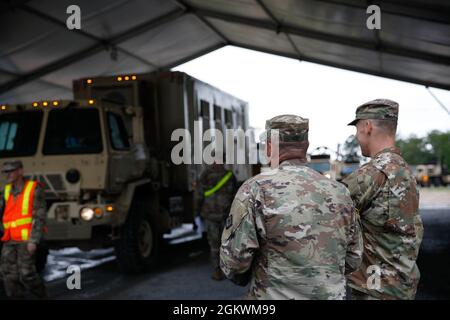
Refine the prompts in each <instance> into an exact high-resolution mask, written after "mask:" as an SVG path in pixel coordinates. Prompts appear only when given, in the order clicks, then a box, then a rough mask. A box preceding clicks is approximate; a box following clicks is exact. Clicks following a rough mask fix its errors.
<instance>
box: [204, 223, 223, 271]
mask: <svg viewBox="0 0 450 320" xmlns="http://www.w3.org/2000/svg"><path fill="white" fill-rule="evenodd" d="M205 224H206V233H207V237H208V244H209V250H210V260H211V265H212V267H213V268H214V269H217V268H219V249H220V242H221V238H222V231H223V227H224V224H225V223H224V222H217V221H211V220H208V219H205Z"/></svg>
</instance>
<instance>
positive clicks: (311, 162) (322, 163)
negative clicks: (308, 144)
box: [307, 147, 336, 179]
mask: <svg viewBox="0 0 450 320" xmlns="http://www.w3.org/2000/svg"><path fill="white" fill-rule="evenodd" d="M307 166H308V167H310V168H311V169H314V170H316V171H317V172H319V173H321V174H323V175H324V176H326V177H327V178H329V179H336V173H335V171H333V170H332V161H331V155H330V150H329V149H328V148H327V147H318V148H316V149H314V150H313V151H312V152H311V154H309V155H308V163H307Z"/></svg>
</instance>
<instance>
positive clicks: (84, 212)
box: [80, 207, 94, 221]
mask: <svg viewBox="0 0 450 320" xmlns="http://www.w3.org/2000/svg"><path fill="white" fill-rule="evenodd" d="M93 217H94V210H92V209H91V208H86V207H85V208H81V210H80V218H81V219H83V220H84V221H90V220H92V218H93Z"/></svg>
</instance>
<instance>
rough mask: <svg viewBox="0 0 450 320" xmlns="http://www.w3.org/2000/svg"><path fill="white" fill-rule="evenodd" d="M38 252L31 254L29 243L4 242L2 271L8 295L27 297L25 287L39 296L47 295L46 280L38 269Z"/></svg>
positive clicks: (11, 296) (18, 297)
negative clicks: (36, 262)
mask: <svg viewBox="0 0 450 320" xmlns="http://www.w3.org/2000/svg"><path fill="white" fill-rule="evenodd" d="M35 256H36V254H30V253H29V252H28V250H27V243H26V242H23V243H10V242H5V243H3V248H2V256H1V272H2V276H3V283H4V286H5V291H6V294H7V295H8V297H10V298H15V299H20V298H24V297H25V289H27V290H28V291H29V292H30V293H32V294H34V295H35V296H37V297H40V298H41V297H45V296H46V289H45V285H44V282H43V280H42V278H41V276H40V275H39V273H38V272H37V270H36V265H35V260H36V257H35Z"/></svg>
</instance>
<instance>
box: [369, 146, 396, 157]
mask: <svg viewBox="0 0 450 320" xmlns="http://www.w3.org/2000/svg"><path fill="white" fill-rule="evenodd" d="M386 152H391V153H397V154H399V155H401V154H402V153H401V151H400V148H398V147H389V148H384V149H383V150H381V151H379V152H378V153H377V154H375V156H373V157H374V158H376V157H378V156H379V155H380V154H382V153H386Z"/></svg>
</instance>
